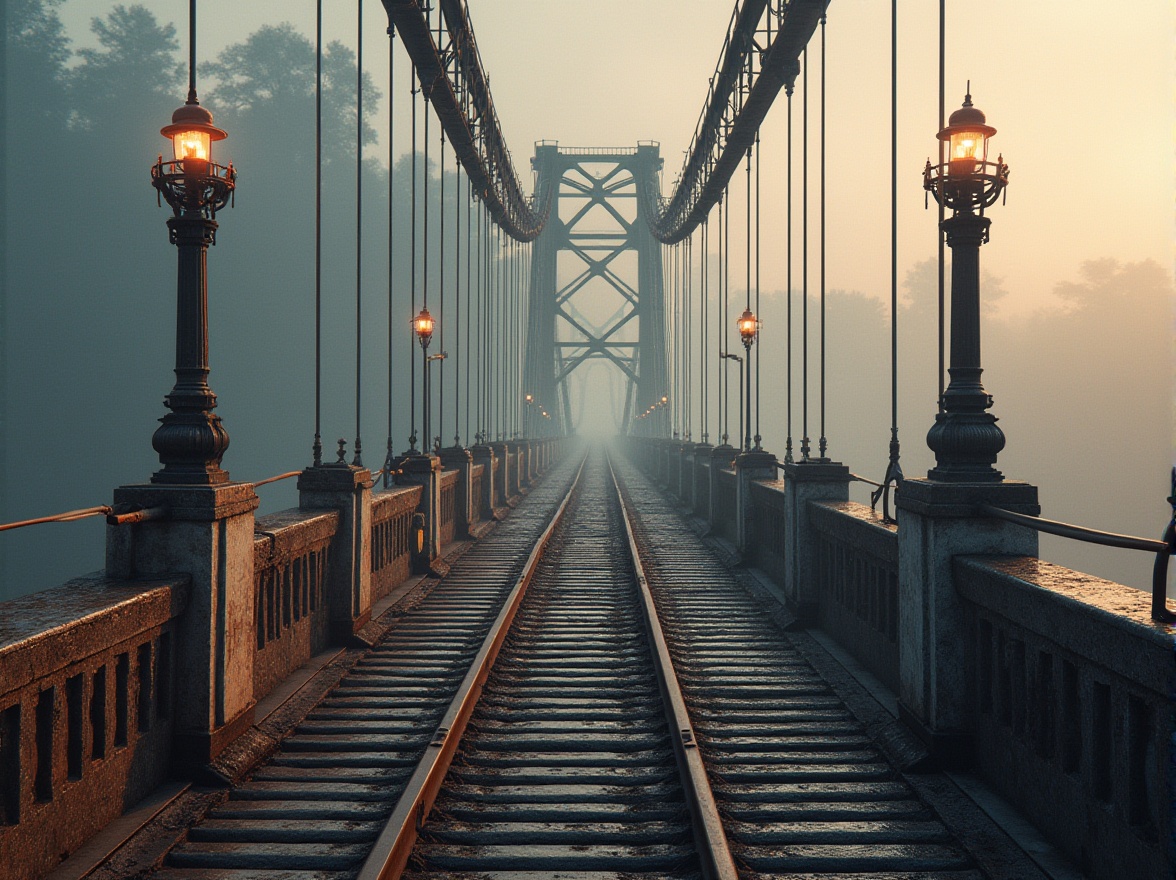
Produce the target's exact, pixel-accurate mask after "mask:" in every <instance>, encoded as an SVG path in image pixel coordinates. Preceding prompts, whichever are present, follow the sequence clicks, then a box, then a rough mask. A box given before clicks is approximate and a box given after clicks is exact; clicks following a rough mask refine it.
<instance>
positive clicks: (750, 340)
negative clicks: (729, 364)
mask: <svg viewBox="0 0 1176 880" xmlns="http://www.w3.org/2000/svg"><path fill="white" fill-rule="evenodd" d="M736 324H737V326H738V327H739V338H740V339H742V340H743V350H744V351H745V352H746V354H747V356H746V357H745V358H744V359H743V362H744V367H745V368H746V373H745V375H746V378H745V380H744V391H745V394H744V396H745V398H746V403H747V407H746V408H747V421H746V423H745V428H744V431H743V451H744V452H751V346H752V345H753V344H754V343H755V337H756V335H757V334H758V333H759V319H757V318H756V316H755V312H753V311H752V310H751V309H750V308H746V309H744V310H743V314H742V315H740V316H739V320H738V321H737V322H736Z"/></svg>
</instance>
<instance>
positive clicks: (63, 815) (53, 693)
mask: <svg viewBox="0 0 1176 880" xmlns="http://www.w3.org/2000/svg"><path fill="white" fill-rule="evenodd" d="M189 592H190V591H189V579H188V577H187V576H185V575H178V576H173V577H169V578H160V579H153V580H145V581H138V582H128V581H123V580H119V579H112V578H108V577H106V576H105V575H104V574H102V573H100V572H99V573H95V574H93V575H89V576H87V577H82V578H77V579H75V580H72V581H69V582H68V583H66V584H65V585H64V586H61V587H58V588H56V589H53V590H45V591H43V592H40V593H36V594H34V595H31V596H25V597H22V598H20V599H15V600H12V601H10V602H5V603H3V604H0V816H2V819H3V824H2V825H0V876H3V877H4V878H6V880H8V878H11V880H26V878H34V877H40V876H43V875H44V874H45V873H46V872H47V871H48V870H49V869H50V868H52V867H53V866H54V865H55V864H57V862H58V861H60V860H61V858H62V857H63V856H64V855H67V854H68V853H70V852H72V851H73V850H75V849H77V848H78V847H79V846H80V845H81V844H82V843H84V842H85V840H86V839H87V838H88V837H89V836H90V835H91V834H93V833H94V832H96V831H97V830H98V829H100V828H101V827H102V826H103V825H105V824H106V823H107V822H109V821H111V820H113V819H114V818H115V817H117V816H118V815H119V814H120V813H122V811H123V810H124V809H126V808H127V807H128V806H129V805H131V804H133V803H135V802H136V801H137V800H139V799H140V798H142V797H144V796H145V795H146V794H147V793H148V792H149V791H151V790H152V789H153V788H154V787H156V786H157V785H159V784H160V783H161V782H162V781H163V780H164V779H166V777H167V775H168V771H169V769H170V764H171V758H172V736H173V732H174V718H175V707H176V702H177V700H176V697H175V693H176V692H175V689H174V684H173V681H174V679H173V676H174V673H175V629H176V626H175V620H176V618H177V617H178V616H179V615H181V614H182V613H183V611H184V608H185V605H186V603H187V600H188V596H189Z"/></svg>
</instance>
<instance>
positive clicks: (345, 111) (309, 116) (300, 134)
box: [200, 23, 381, 164]
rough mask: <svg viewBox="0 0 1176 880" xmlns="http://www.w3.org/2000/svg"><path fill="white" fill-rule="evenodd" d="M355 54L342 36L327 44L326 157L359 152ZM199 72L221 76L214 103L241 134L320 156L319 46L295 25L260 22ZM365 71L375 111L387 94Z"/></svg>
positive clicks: (295, 153) (367, 99) (366, 136)
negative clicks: (317, 125)
mask: <svg viewBox="0 0 1176 880" xmlns="http://www.w3.org/2000/svg"><path fill="white" fill-rule="evenodd" d="M355 60H356V59H355V52H353V51H352V50H351V49H350V48H348V47H347V46H345V45H344V44H343V43H340V42H337V41H336V42H331V43H329V44H328V45H327V46H326V47H325V49H324V51H323V100H322V105H323V144H324V147H323V152H324V156H323V158H324V164H328V163H330V162H331V161H332V160H338V159H344V158H347V157H350V158H351V159H352V160H354V157H355V138H356V121H355V120H356V114H355V87H356V64H355ZM200 72H201V74H202V75H204V76H209V77H212V78H213V79H214V80H215V81H216V85H215V87H214V88H213V89H212V90H211V91H210V92H209V94H208V96H207V98H208V103H209V104H210V105H211V106H212V107H214V108H215V109H216V110H218V111H223V112H225V113H227V114H229V115H230V117H231V118H232V121H233V125H234V134H236V135H237V136H239V137H241V138H242V139H243V140H245V141H247V142H250V143H254V144H257V145H264V148H265V150H266V151H267V152H270V153H276V152H280V153H281V154H282V157H283V162H284V163H285V162H289V161H307V160H309V159H311V158H313V155H314V153H313V150H314V118H315V117H314V89H315V50H314V44H313V43H312V42H311V41H310V40H309V39H307V38H306V37H305V36H303V35H302V34H300V33H298V31H296V30H295V29H294V26H293V25H291V24H289V23H283V24H279V25H265V26H263V27H261V28H259V29H258V30H257V31H255V32H254V33H252V34H250V35H249V37H248V38H246V40H245V41H244V42H242V43H235V44H234V45H232V46H229V47H228V48H227V49H225V50H224V51H222V52H221V53H220V55H218V56H217V60H216V61H210V62H206V63H204V64H202V65H201V66H200ZM363 79H364V86H363V96H364V105H365V107H366V108H367V110H366V112H365V116H367V119H370V115H368V114H371V113H372V112H373V111H374V109H375V107H376V104H377V102H378V101H379V100H380V97H381V96H380V92H379V90H378V89H377V88H376V87H375V84H374V82H373V80H372V77H371V75H370V74H369V73H367V72H366V71H365V72H364V78H363ZM375 140H376V130H375V128H374V127H373V126H372V125H371V123H370V121H367V120H366V119H365V124H364V132H363V142H364V144H365V145H367V144H371V143H375ZM308 151H309V152H308Z"/></svg>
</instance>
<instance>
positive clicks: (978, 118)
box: [939, 90, 996, 178]
mask: <svg viewBox="0 0 1176 880" xmlns="http://www.w3.org/2000/svg"><path fill="white" fill-rule="evenodd" d="M994 134H996V129H995V128H993V127H992V126H991V125H986V124H985V119H984V113H983V112H981V111H980V110H979V109H978V108H976V107H973V106H972V94H971V91H970V90H969V92H968V94H967V95H966V96H965V97H964V104H963V106H962V107H960V109H959V110H957V111H955V112H954V113H952V114H951V116H950V117H948V120H947V127H946V128H944V129H943V131H941V132H939V139H940V140H941V141H947V142H948V156H947V159H948V174H949V175H950V176H951V177H955V178H960V177H970V176H972V175H973V174H975V173H976V170H977V168H979V167H980V164H981V163H983V162H986V161H987V160H988V139H989V138H990V137H992V136H993V135H994Z"/></svg>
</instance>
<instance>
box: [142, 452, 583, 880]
mask: <svg viewBox="0 0 1176 880" xmlns="http://www.w3.org/2000/svg"><path fill="white" fill-rule="evenodd" d="M574 459H575V456H568V457H567V458H565V460H564V461H563V462H561V463H559V464H558V465H557V466H556V467H555V468H554V469H553V471H552V472H551V473H549V474H548V475H547V476H546V477H545V478H544V479H543V480H542V481H541V482H540V483H539V484H538V485H537V486H535V487H533V488H532V490H531V492H530V493H529V494H528V495H527V497H526V498H525V499H524V500H523V501H522V502H521V503H520V504H519V506H518V507H516V508H515V509H514V510H513V511H512V513H511V514H510V516H509V517H508V518H507V519H506V520H505V521H504V522H502V523H499V524H498V526H497V527H496V529H495V530H494V533H493V536H492V538H491V539H490V540H487V541H485V542H483V543H480V544H478V545H476V546H475V547H473V548H472V549H471V550H470V551H469V552H468V553H466V554H465V555H464V556H462V557H461V558H460V559H459V560H458V561H457V562H456V563H455V564H454V566H453V568H452V570H451V571H450V573H449V575H448V576H447V577H446V578H445V579H444V580H443V581H442V582H441V583H440V584H439V585H438V586H437V587H435V588H434V589H433V591H432V592H431V593H430V594H429V595H428V596H427V597H426V598H425V599H424V600H423V601H421V602H420V603H419V604H418V605H417V606H416V607H415V608H414V609H413V610H412V611H410V612H409V613H408V614H406V615H405V617H404V618H403V619H402V620H400V621H399V622H398V623H397V624H396V626H395V627H394V628H393V630H392V631H391V632H390V633H389V635H388V637H387V638H386V639H385V640H384V641H382V642H381V643H380V644H378V645H377V646H376V647H374V648H373V649H372V650H371V651H370V652H369V653H368V655H367V656H366V657H364V659H362V660H361V661H360V662H359V663H357V664H356V666H355V667H354V668H353V669H352V671H351V672H350V673H348V675H347V676H346V677H345V678H344V679H343V680H342V681H341V682H340V684H339V685H338V687H336V688H335V689H334V690H333V691H332V692H331V693H330V694H329V696H328V697H327V698H326V699H325V700H324V701H323V702H322V703H321V704H320V705H319V706H318V707H317V708H316V709H315V710H314V711H313V712H311V713H310V714H309V715H308V716H307V718H306V720H305V722H304V723H303V724H301V725H300V726H299V727H298V728H297V729H296V731H295V732H294V734H293V735H292V736H290V737H288V738H287V739H286V740H285V741H284V742H283V743H282V746H281V748H280V749H279V751H278V752H277V753H276V754H275V755H274V756H273V757H272V758H271V759H270V760H269V761H267V762H266V763H265V764H263V765H262V766H261V767H259V768H258V769H257V770H255V771H254V773H253V774H252V776H251V778H250V779H249V780H247V781H246V782H244V783H242V784H240V785H237V786H235V787H234V788H233V789H232V791H231V793H230V795H229V798H228V799H227V800H226V801H225V802H224V803H223V804H221V805H219V806H217V807H215V808H214V809H212V810H210V811H209V813H208V814H207V815H206V816H205V817H204V819H203V820H202V821H200V822H199V823H198V824H196V825H195V826H193V827H192V828H191V829H190V830H189V832H188V835H187V838H186V840H185V841H183V842H182V843H181V844H180V845H178V846H177V847H175V848H173V849H172V850H171V852H170V853H169V854H168V855H167V857H166V860H165V862H164V864H163V866H162V867H161V868H160V869H159V870H158V871H156V872H155V873H154V874H153V875H152V876H153V877H156V878H160V880H246V878H250V880H265V878H273V880H279V878H280V880H349V878H353V877H355V875H356V872H357V871H358V870H359V867H360V866H361V865H362V863H363V860H364V859H365V858H366V857H367V855H368V853H369V851H370V850H371V848H372V845H373V843H374V842H375V841H376V840H377V839H378V838H379V836H380V833H381V831H382V829H383V828H384V826H385V824H386V822H387V820H388V817H389V814H390V812H391V811H392V809H393V807H394V805H395V804H396V802H397V799H398V797H399V796H400V794H401V793H402V792H403V791H404V789H405V787H406V785H407V784H408V783H409V782H410V781H411V778H412V774H413V771H414V768H415V767H416V766H417V764H418V761H419V759H420V756H421V755H422V754H423V753H425V752H426V751H428V749H429V746H430V743H431V742H432V741H433V740H435V739H436V737H437V731H438V727H439V724H440V723H441V721H442V719H443V716H444V715H445V713H446V710H447V708H448V707H449V704H450V700H451V698H452V696H453V694H454V693H455V692H456V691H457V690H458V689H459V687H460V685H461V683H462V682H463V679H464V678H465V676H466V675H467V671H468V669H469V666H470V664H471V662H473V661H474V660H475V659H476V658H477V657H478V655H479V652H480V650H481V647H482V645H483V642H484V640H485V637H486V633H487V632H488V631H490V630H491V628H492V627H493V625H494V623H495V622H496V620H497V619H498V617H499V616H500V615H501V612H502V608H503V605H504V603H505V602H507V601H509V597H510V596H512V595H513V594H514V593H515V592H517V590H518V586H519V582H520V578H521V576H522V575H523V574H524V567H525V563H526V561H527V560H528V553H532V555H535V554H537V553H538V550H536V549H533V548H537V547H539V546H541V544H542V543H543V540H544V535H545V533H546V532H547V530H548V529H549V527H550V526H551V524H552V522H553V517H554V518H558V515H559V511H561V510H562V509H563V508H562V506H561V503H562V501H563V500H564V499H565V498H566V496H567V495H568V493H569V490H570V487H571V486H572V484H573V483H574V480H575V477H576V475H577V473H578V465H579V461H578V460H574Z"/></svg>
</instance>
